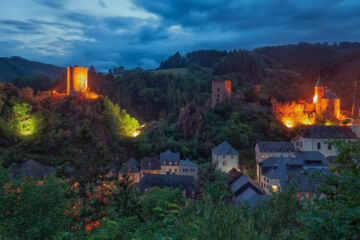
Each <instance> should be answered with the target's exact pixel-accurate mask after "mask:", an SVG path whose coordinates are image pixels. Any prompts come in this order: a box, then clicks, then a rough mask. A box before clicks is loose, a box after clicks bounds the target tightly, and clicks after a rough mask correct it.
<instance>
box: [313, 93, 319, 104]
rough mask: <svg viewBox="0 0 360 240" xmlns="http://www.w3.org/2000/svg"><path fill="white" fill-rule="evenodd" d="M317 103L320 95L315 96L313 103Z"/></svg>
mask: <svg viewBox="0 0 360 240" xmlns="http://www.w3.org/2000/svg"><path fill="white" fill-rule="evenodd" d="M317 101H318V95H317V94H315V95H314V99H313V102H314V103H317Z"/></svg>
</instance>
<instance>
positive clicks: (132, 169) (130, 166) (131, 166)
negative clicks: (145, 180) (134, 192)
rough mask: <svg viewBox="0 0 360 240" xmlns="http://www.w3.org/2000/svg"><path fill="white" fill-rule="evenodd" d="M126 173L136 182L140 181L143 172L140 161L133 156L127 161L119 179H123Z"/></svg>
mask: <svg viewBox="0 0 360 240" xmlns="http://www.w3.org/2000/svg"><path fill="white" fill-rule="evenodd" d="M124 174H126V175H128V176H129V178H130V181H132V182H134V183H138V182H140V178H141V173H140V165H139V163H138V161H136V160H135V159H134V158H131V159H130V160H129V161H127V162H126V163H125V164H124V165H123V167H122V168H121V171H120V174H119V179H121V178H122V177H123V176H124Z"/></svg>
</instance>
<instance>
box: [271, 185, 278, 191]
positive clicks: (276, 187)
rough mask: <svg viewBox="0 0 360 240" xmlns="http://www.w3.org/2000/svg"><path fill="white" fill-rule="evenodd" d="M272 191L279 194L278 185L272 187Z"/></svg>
mask: <svg viewBox="0 0 360 240" xmlns="http://www.w3.org/2000/svg"><path fill="white" fill-rule="evenodd" d="M271 189H272V190H273V191H274V192H277V191H278V190H279V188H278V186H276V185H272V186H271Z"/></svg>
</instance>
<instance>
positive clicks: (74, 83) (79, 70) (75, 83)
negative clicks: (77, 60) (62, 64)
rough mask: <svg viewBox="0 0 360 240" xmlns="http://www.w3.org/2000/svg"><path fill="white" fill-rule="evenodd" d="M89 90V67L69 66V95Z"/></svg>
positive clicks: (67, 90)
mask: <svg viewBox="0 0 360 240" xmlns="http://www.w3.org/2000/svg"><path fill="white" fill-rule="evenodd" d="M87 90H88V69H87V67H68V68H67V88H66V92H67V95H71V94H73V93H75V92H87Z"/></svg>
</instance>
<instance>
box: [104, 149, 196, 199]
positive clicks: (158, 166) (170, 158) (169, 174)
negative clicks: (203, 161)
mask: <svg viewBox="0 0 360 240" xmlns="http://www.w3.org/2000/svg"><path fill="white" fill-rule="evenodd" d="M125 174H126V175H127V176H129V178H130V179H131V181H133V182H134V183H137V184H138V187H139V189H140V190H142V191H147V190H149V188H150V187H155V186H157V187H163V186H168V187H183V188H184V190H186V193H187V194H189V191H190V189H191V191H192V190H193V189H192V188H191V187H193V184H194V180H195V179H197V177H198V166H197V164H196V163H195V162H193V161H190V160H189V159H186V160H181V159H180V153H179V152H171V151H170V149H168V150H167V151H166V152H162V153H160V158H156V157H146V158H144V159H142V160H141V161H140V164H139V162H138V161H136V160H135V159H134V158H131V159H130V160H129V161H127V162H126V163H125V164H123V165H120V164H119V165H117V166H115V167H113V168H112V169H111V170H110V172H109V173H108V174H107V176H108V177H109V176H114V175H116V176H118V178H119V179H122V178H123V177H124V175H125ZM150 175H151V176H150ZM190 182H191V184H190Z"/></svg>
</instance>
